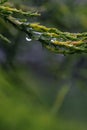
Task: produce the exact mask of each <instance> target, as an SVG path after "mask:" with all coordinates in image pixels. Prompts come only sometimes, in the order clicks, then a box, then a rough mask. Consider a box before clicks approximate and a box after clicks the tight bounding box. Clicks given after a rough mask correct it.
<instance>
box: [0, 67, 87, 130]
mask: <svg viewBox="0 0 87 130" xmlns="http://www.w3.org/2000/svg"><path fill="white" fill-rule="evenodd" d="M30 75H31V74H30ZM26 76H29V75H27V73H25V71H21V70H19V71H18V70H15V71H10V72H6V71H4V70H2V69H0V129H1V130H19V129H21V130H53V129H55V130H86V129H87V125H86V124H84V123H82V122H78V121H76V120H72V119H71V120H68V119H64V118H62V117H61V116H56V115H54V114H53V113H51V111H50V108H48V107H46V104H43V103H42V102H41V99H40V100H38V99H39V98H38V97H37V93H36V90H35V88H38V86H39V85H40V84H39V83H38V82H36V80H37V79H35V77H32V78H31V79H30V78H29V80H28V84H27V85H26V80H27V79H26ZM17 80H19V81H17ZM20 80H21V81H20ZM24 80H25V81H24ZM37 81H38V80H37ZM31 86H32V87H33V90H31V89H32V88H31ZM25 89H27V90H29V91H30V92H29V91H25ZM37 90H38V89H37ZM63 91H64V90H63ZM28 92H29V93H28ZM32 92H33V93H32ZM60 93H61V92H60ZM40 98H41V97H40Z"/></svg>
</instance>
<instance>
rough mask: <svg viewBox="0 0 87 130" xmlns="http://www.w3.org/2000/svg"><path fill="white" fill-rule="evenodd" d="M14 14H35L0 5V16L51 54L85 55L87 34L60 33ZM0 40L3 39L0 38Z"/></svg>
mask: <svg viewBox="0 0 87 130" xmlns="http://www.w3.org/2000/svg"><path fill="white" fill-rule="evenodd" d="M15 14H18V15H23V16H28V17H32V16H33V17H34V16H39V14H38V13H37V12H34V13H33V12H24V11H22V10H18V9H15V8H11V7H6V6H2V5H0V16H1V17H2V18H3V19H4V20H5V21H8V22H9V23H10V24H12V25H13V26H14V27H16V28H17V29H19V30H21V31H23V32H25V33H26V34H27V36H28V37H29V38H30V39H32V40H37V41H40V42H41V43H42V45H43V46H44V47H46V48H47V49H49V50H51V51H52V52H56V53H60V54H73V53H87V33H86V32H85V33H69V32H61V31H60V30H58V29H56V28H47V27H45V26H43V25H40V24H38V23H30V22H28V21H27V19H26V21H23V20H22V19H19V18H16V17H15V16H16V15H15ZM0 38H2V39H4V38H3V37H1V36H0Z"/></svg>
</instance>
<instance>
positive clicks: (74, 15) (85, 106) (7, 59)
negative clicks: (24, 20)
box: [0, 0, 87, 130]
mask: <svg viewBox="0 0 87 130" xmlns="http://www.w3.org/2000/svg"><path fill="white" fill-rule="evenodd" d="M9 1H10V0H9ZM10 2H11V6H13V7H14V6H15V7H16V8H18V9H19V8H22V9H24V10H26V11H27V10H38V11H39V12H40V13H41V16H40V17H38V18H34V19H28V20H30V21H31V22H40V23H41V24H42V25H45V26H47V27H56V28H58V29H60V30H62V31H66V32H68V31H69V32H86V31H87V1H86V0H61V1H60V0H17V1H16V0H12V1H10ZM13 3H14V4H13ZM0 33H2V34H4V35H5V36H7V37H8V38H9V39H11V41H12V45H8V44H6V43H4V42H3V41H1V40H0V130H19V129H20V130H87V54H73V55H65V56H64V55H60V54H55V53H53V52H50V51H48V50H47V49H45V48H43V47H42V45H41V43H40V42H37V41H30V42H29V41H26V34H25V33H23V32H20V31H18V30H16V29H15V28H14V27H13V26H12V25H10V24H9V23H5V22H4V21H3V20H2V19H0Z"/></svg>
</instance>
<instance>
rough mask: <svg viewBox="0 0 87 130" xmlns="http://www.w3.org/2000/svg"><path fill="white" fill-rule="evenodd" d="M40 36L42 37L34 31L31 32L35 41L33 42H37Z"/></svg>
mask: <svg viewBox="0 0 87 130" xmlns="http://www.w3.org/2000/svg"><path fill="white" fill-rule="evenodd" d="M41 35H42V33H41V32H36V31H34V32H33V36H34V39H35V40H38V39H39V38H40V36H41Z"/></svg>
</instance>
